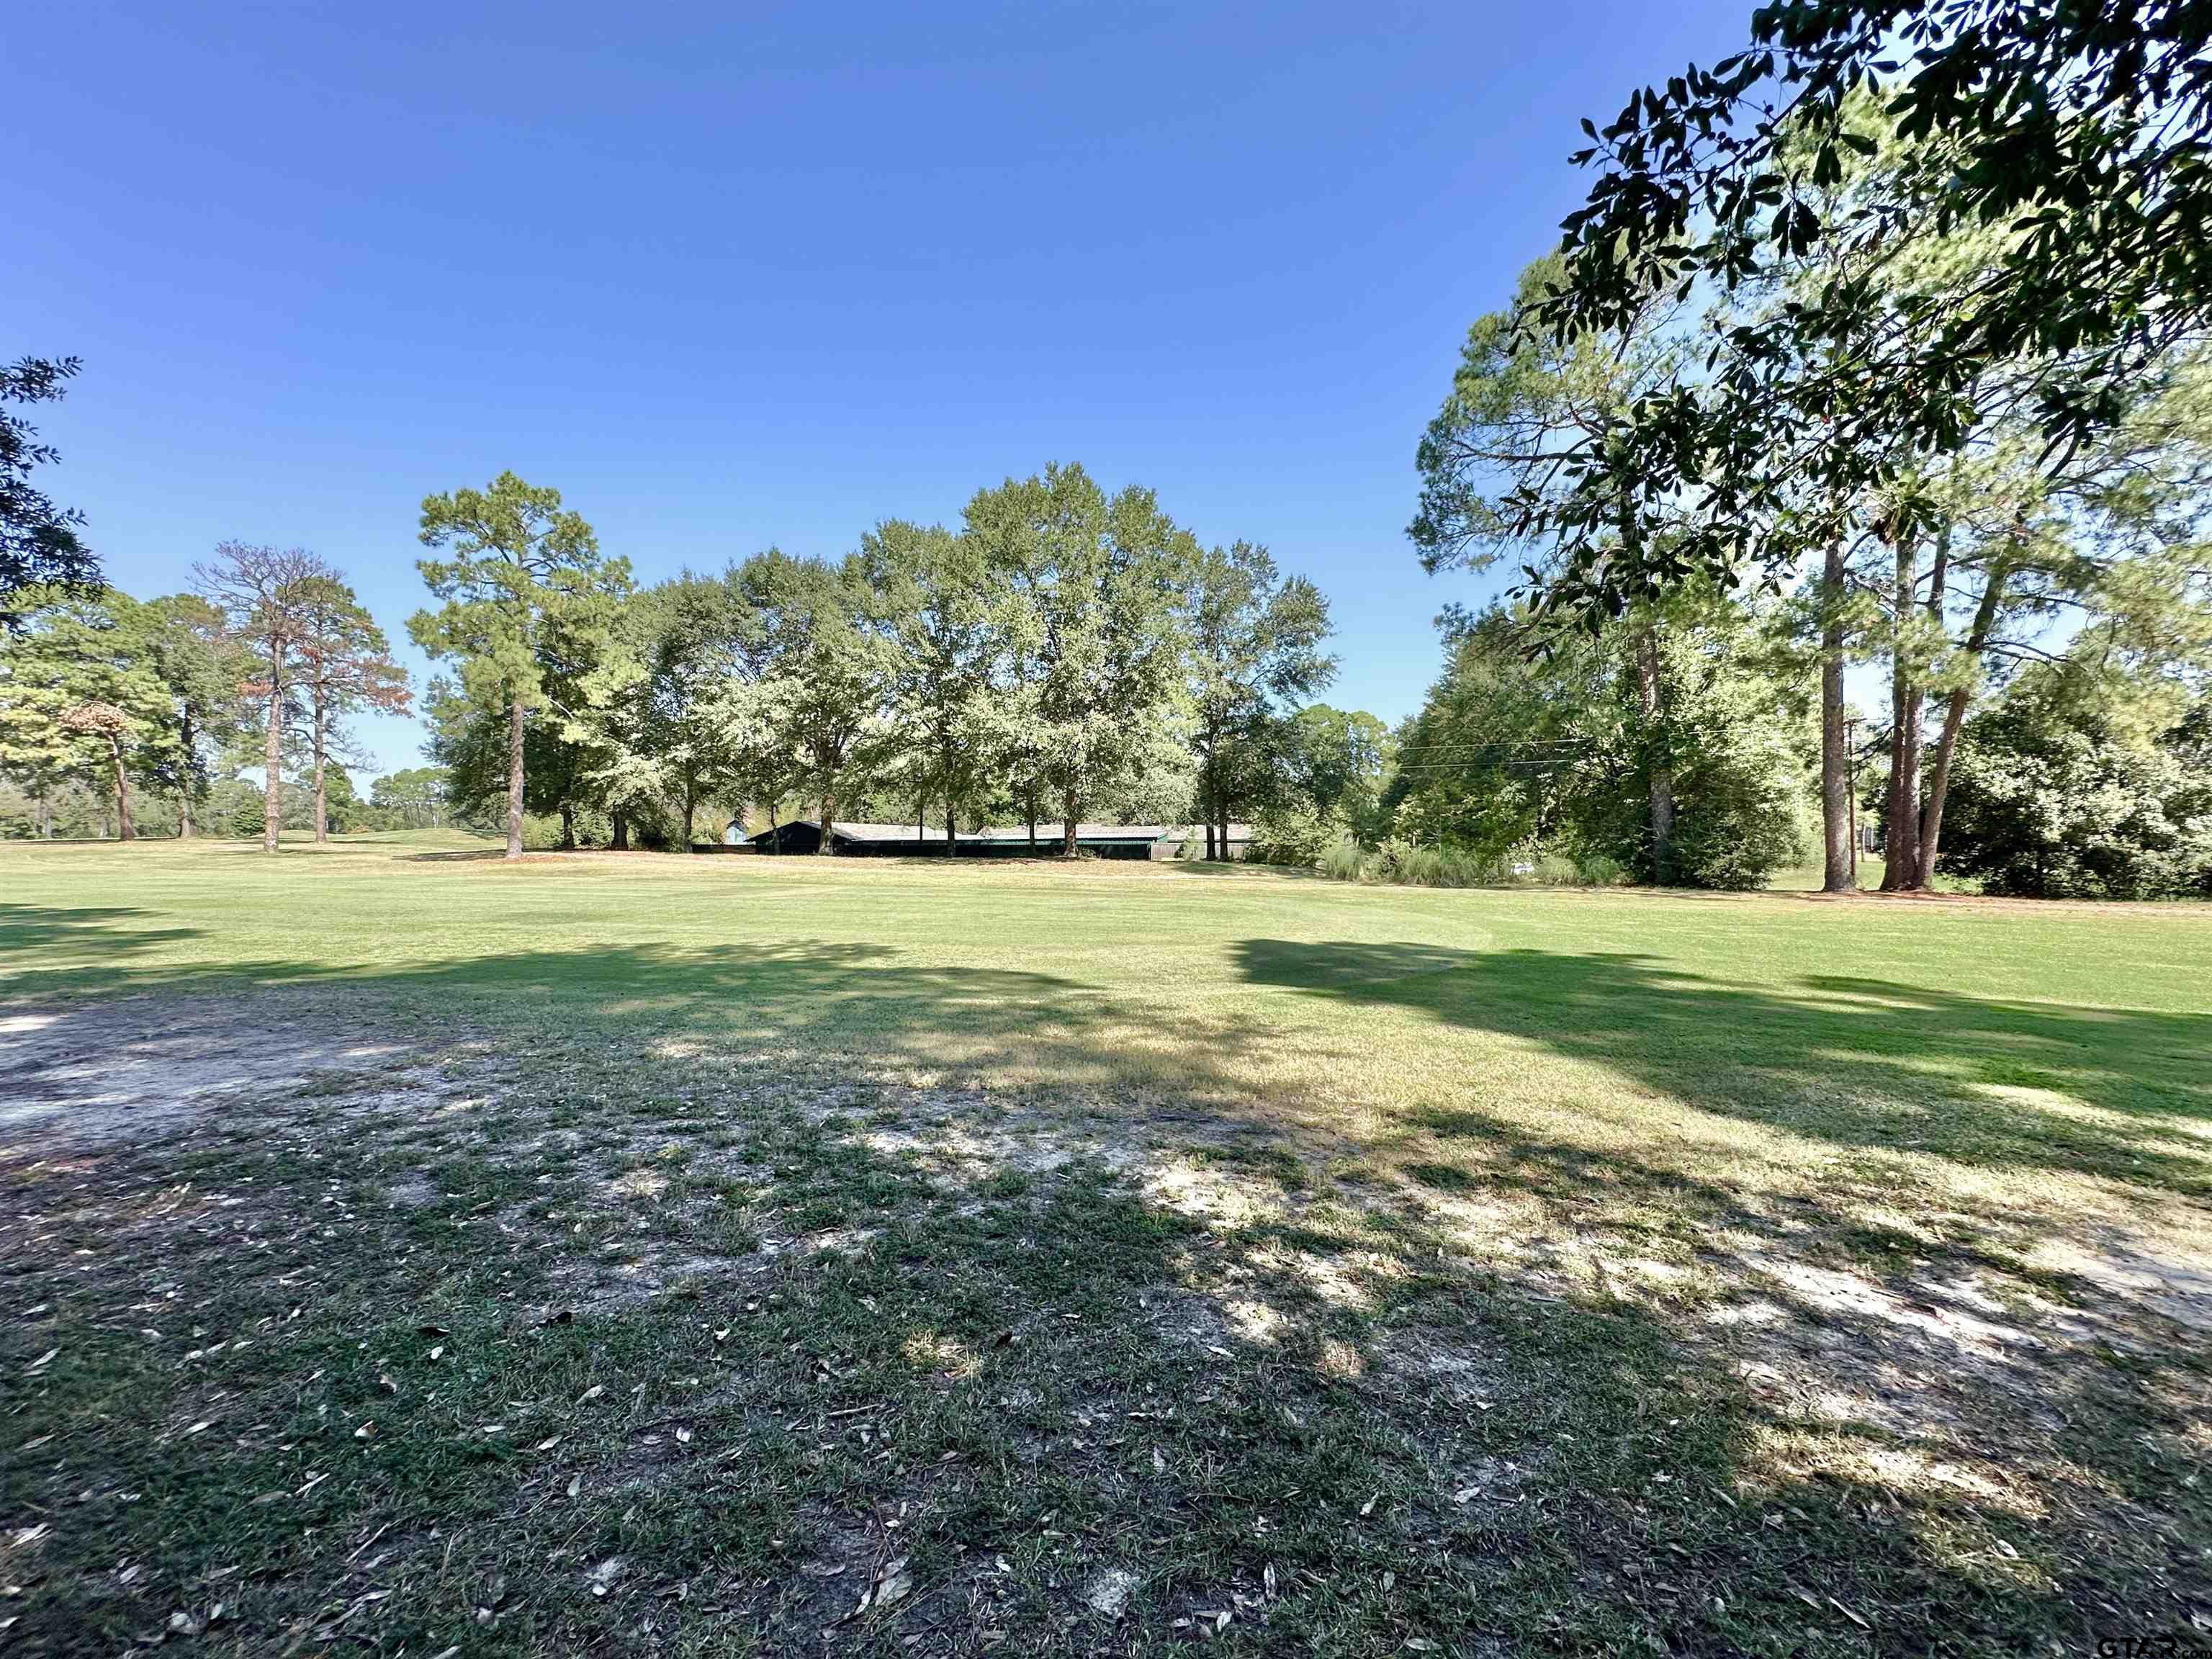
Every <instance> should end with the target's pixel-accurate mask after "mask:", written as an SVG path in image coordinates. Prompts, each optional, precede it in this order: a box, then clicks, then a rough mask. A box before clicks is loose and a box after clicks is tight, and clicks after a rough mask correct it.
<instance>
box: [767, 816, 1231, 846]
mask: <svg viewBox="0 0 2212 1659" xmlns="http://www.w3.org/2000/svg"><path fill="white" fill-rule="evenodd" d="M821 827H822V826H821V824H820V823H818V822H817V820H815V819H813V818H786V819H785V820H784V821H783V822H782V823H781V824H779V825H778V826H777V829H779V830H781V829H811V830H814V831H816V832H817V834H818V833H819V832H820V830H821ZM772 833H774V832H772V831H769V830H767V829H763V830H760V831H759V832H758V833H757V834H756V835H755V836H754V837H753V839H754V840H756V841H758V840H763V839H764V838H766V837H767V836H769V835H770V834H772ZM834 833H835V834H836V836H839V837H840V838H841V839H842V840H846V841H854V842H893V841H929V842H937V843H939V844H940V845H941V844H942V843H943V842H944V840H945V831H944V828H943V826H941V825H933V826H931V827H930V828H929V829H927V830H923V831H921V832H919V833H917V831H916V830H915V826H914V825H913V824H910V823H853V822H851V821H850V820H848V819H845V818H839V819H837V820H836V829H835V831H834ZM1065 833H1066V831H1065V829H1064V828H1063V826H1061V825H1060V824H1057V823H1039V824H1038V825H1037V829H1036V838H1037V845H1039V846H1040V847H1042V846H1046V845H1048V844H1050V843H1051V842H1057V841H1059V840H1060V839H1061V838H1062V837H1063V836H1064V835H1065ZM1194 836H1195V837H1197V838H1198V839H1200V840H1203V839H1204V838H1205V836H1206V826H1205V825H1204V824H1202V823H1079V824H1077V825H1076V826H1075V838H1076V840H1078V841H1112V842H1139V841H1142V842H1158V841H1183V840H1188V839H1189V838H1191V837H1194ZM1251 837H1252V826H1251V825H1250V824H1249V823H1232V824H1231V825H1230V826H1229V838H1230V840H1231V841H1249V840H1250V839H1251ZM958 838H959V839H960V840H962V841H965V842H1026V841H1027V840H1028V839H1029V838H1030V832H1029V827H1028V826H1027V825H1026V824H1015V825H1013V826H1012V828H1003V827H995V826H994V827H993V828H991V829H963V830H962V831H961V832H960V835H959V837H958Z"/></svg>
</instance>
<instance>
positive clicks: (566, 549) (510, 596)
mask: <svg viewBox="0 0 2212 1659" xmlns="http://www.w3.org/2000/svg"><path fill="white" fill-rule="evenodd" d="M422 544H423V545H424V546H425V547H431V548H449V549H451V550H452V556H450V557H448V558H442V559H419V560H417V561H416V568H417V569H418V570H420V571H421V572H422V580H423V581H424V582H425V583H427V584H428V586H429V589H430V592H431V593H432V594H433V595H434V596H435V597H436V598H437V599H441V600H443V601H444V602H445V603H444V605H442V606H441V608H440V609H439V610H437V611H417V612H416V614H415V615H414V616H413V617H411V618H410V619H409V621H408V624H407V631H408V632H409V634H410V635H412V636H413V638H414V640H415V642H416V644H417V645H419V646H421V647H422V649H423V650H425V651H427V652H428V653H430V655H432V656H433V657H438V658H451V659H454V660H456V661H457V662H458V663H459V667H460V673H461V681H462V684H463V686H464V688H465V690H468V691H469V693H470V694H471V696H475V697H477V699H478V700H479V701H482V702H501V703H510V702H520V703H521V704H522V705H523V706H524V707H525V708H532V707H535V706H537V705H538V704H539V703H540V702H542V701H543V699H544V664H543V663H542V662H541V660H540V659H539V655H538V647H539V644H540V642H541V640H542V638H543V636H544V633H545V631H546V629H547V627H548V625H549V624H554V625H559V626H562V627H565V628H568V629H571V630H572V631H586V632H588V631H589V630H590V629H592V627H593V626H595V625H597V624H600V623H603V622H604V620H605V618H606V617H607V616H608V615H609V613H610V610H611V607H610V605H609V603H608V602H609V600H610V599H612V598H614V597H616V596H617V595H619V594H621V593H622V592H625V591H627V589H628V586H629V562H628V561H626V560H623V559H608V558H605V557H603V556H601V555H600V552H599V538H597V537H596V536H594V535H593V534H592V527H591V526H590V525H588V524H586V523H585V522H584V520H583V516H582V515H581V514H580V513H574V512H571V511H568V510H565V509H563V508H562V505H561V492H560V491H559V490H557V489H550V488H544V487H540V486H535V485H532V484H527V483H524V482H523V481H522V480H521V479H520V478H519V477H516V476H515V475H514V474H513V473H512V472H502V473H501V474H500V475H499V477H496V478H495V479H493V480H492V482H491V483H490V484H489V486H488V487H487V488H485V489H456V490H453V491H452V492H451V493H449V494H447V495H429V496H426V497H424V499H423V501H422Z"/></svg>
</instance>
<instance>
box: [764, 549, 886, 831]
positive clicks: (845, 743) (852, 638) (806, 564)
mask: <svg viewBox="0 0 2212 1659" xmlns="http://www.w3.org/2000/svg"><path fill="white" fill-rule="evenodd" d="M738 581H739V583H740V585H741V586H742V587H743V588H744V593H745V597H746V598H747V599H748V600H749V601H750V604H751V605H752V607H753V610H754V611H755V613H756V614H757V616H758V617H759V618H760V624H761V639H762V643H763V666H764V669H765V672H764V673H763V676H762V678H761V679H760V680H759V681H758V682H756V683H754V684H750V685H746V686H744V687H743V688H742V689H741V690H740V691H739V693H738V695H737V696H726V697H725V699H724V700H723V703H722V709H723V718H724V720H725V721H726V723H727V724H728V725H729V726H731V727H732V728H735V729H737V730H738V731H741V732H743V733H744V735H743V736H742V737H738V738H733V741H734V742H738V743H740V744H744V746H748V747H757V748H766V749H768V750H772V751H773V752H775V753H776V754H779V755H781V756H784V757H789V762H788V764H789V765H790V767H791V769H792V777H793V781H797V782H799V783H800V784H801V785H802V786H803V787H805V789H806V790H807V792H808V793H810V795H811V798H812V799H815V800H816V801H818V802H819V803H820V811H821V818H820V822H821V826H822V843H821V848H820V849H819V850H820V851H821V852H822V853H823V854H829V852H831V851H832V850H833V849H832V848H831V846H830V831H831V829H833V828H834V826H835V825H836V819H837V808H838V805H839V804H840V803H841V801H842V800H844V799H847V798H848V797H849V796H850V795H853V794H855V793H859V789H860V785H861V784H862V783H863V782H864V781H865V780H866V775H867V773H868V771H869V770H870V769H871V768H872V766H874V765H875V764H877V763H879V762H880V760H881V758H882V757H883V755H884V747H885V739H886V737H887V734H888V731H889V718H888V710H889V707H890V696H891V688H892V681H893V678H894V677H895V676H896V672H897V670H898V661H897V653H896V647H895V645H894V644H893V643H892V642H891V641H890V640H889V639H888V638H887V637H886V636H885V635H884V632H883V630H882V629H880V628H878V627H877V626H876V625H875V624H874V615H875V599H874V596H873V594H872V591H871V589H870V586H869V584H868V580H867V571H866V566H865V564H864V563H863V562H862V561H861V559H860V556H858V555H854V556H851V557H848V558H846V559H844V560H842V561H841V562H837V563H835V564H832V563H829V562H827V561H824V560H820V559H794V558H793V557H791V556H789V555H788V554H785V553H781V552H779V551H777V550H775V549H770V550H769V551H767V552H765V553H759V554H756V555H754V556H753V557H751V558H750V559H748V560H746V561H745V562H744V564H743V565H742V566H741V567H739V569H738Z"/></svg>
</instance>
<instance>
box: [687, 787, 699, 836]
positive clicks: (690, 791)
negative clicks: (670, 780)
mask: <svg viewBox="0 0 2212 1659" xmlns="http://www.w3.org/2000/svg"><path fill="white" fill-rule="evenodd" d="M698 814H699V798H698V796H697V794H696V793H694V788H693V785H692V782H691V780H690V779H689V778H686V779H684V851H685V852H686V853H689V852H690V850H691V823H692V820H693V819H694V818H696V817H697V816H698Z"/></svg>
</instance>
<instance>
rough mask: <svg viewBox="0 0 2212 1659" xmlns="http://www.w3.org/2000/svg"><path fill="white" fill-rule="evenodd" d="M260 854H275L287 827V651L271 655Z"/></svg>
mask: <svg viewBox="0 0 2212 1659" xmlns="http://www.w3.org/2000/svg"><path fill="white" fill-rule="evenodd" d="M261 759H262V767H263V773H262V781H261V850H262V851H263V852H264V853H273V852H275V851H276V841H277V837H278V836H279V835H280V834H281V833H282V832H283V827H284V651H283V647H282V646H279V647H276V648H275V649H274V650H272V651H271V652H270V654H269V731H268V734H267V739H266V742H265V743H264V745H263V749H262V755H261Z"/></svg>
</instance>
